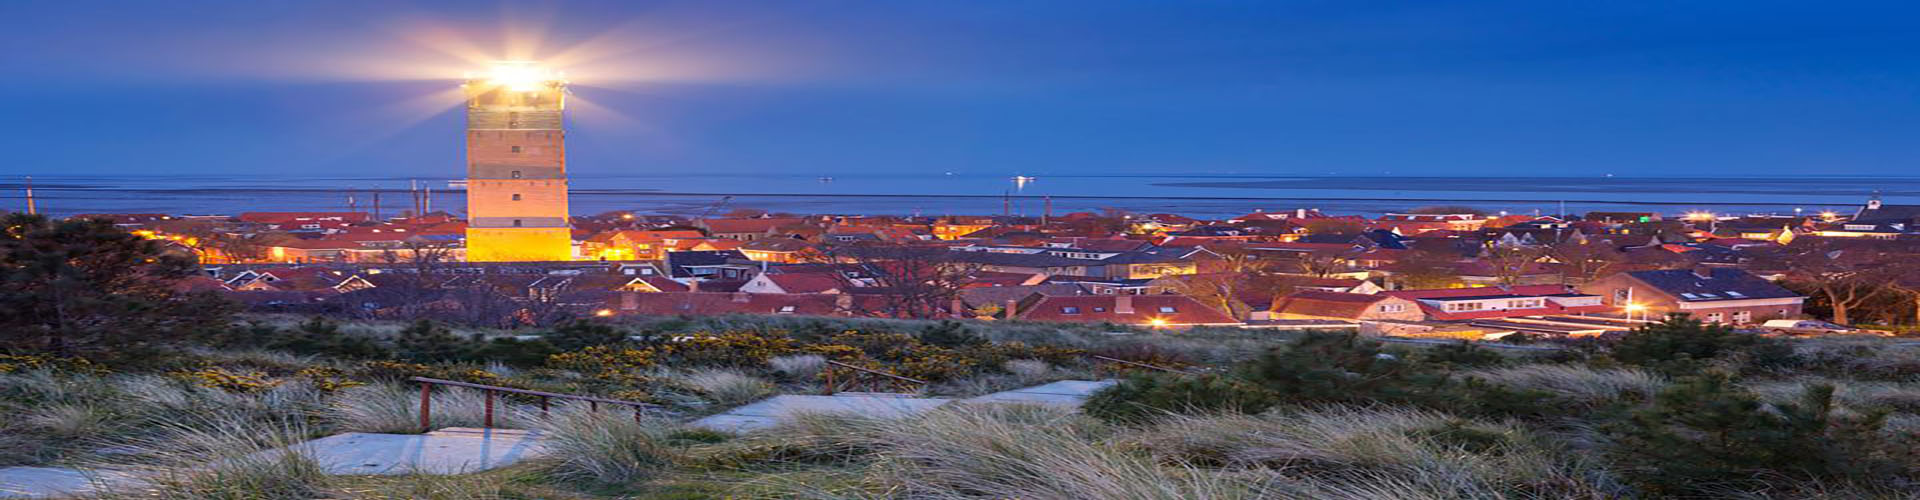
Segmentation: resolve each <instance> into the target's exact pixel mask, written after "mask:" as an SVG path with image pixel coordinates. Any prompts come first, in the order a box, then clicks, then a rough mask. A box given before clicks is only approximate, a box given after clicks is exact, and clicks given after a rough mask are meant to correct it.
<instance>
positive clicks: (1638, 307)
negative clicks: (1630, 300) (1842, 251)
mask: <svg viewBox="0 0 1920 500" xmlns="http://www.w3.org/2000/svg"><path fill="white" fill-rule="evenodd" d="M1633 313H1640V319H1646V317H1647V314H1646V313H1647V306H1646V305H1643V304H1627V319H1629V320H1631V319H1633Z"/></svg>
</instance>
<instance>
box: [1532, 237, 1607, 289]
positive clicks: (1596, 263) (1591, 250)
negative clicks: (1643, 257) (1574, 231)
mask: <svg viewBox="0 0 1920 500" xmlns="http://www.w3.org/2000/svg"><path fill="white" fill-rule="evenodd" d="M1546 256H1547V258H1550V259H1553V261H1554V262H1557V263H1559V264H1560V265H1562V266H1565V267H1564V269H1565V270H1566V276H1567V277H1568V278H1571V279H1569V280H1568V281H1573V282H1574V284H1581V283H1587V282H1591V281H1593V280H1596V279H1600V277H1602V276H1606V275H1608V274H1611V273H1612V272H1613V271H1616V270H1618V268H1619V267H1620V266H1622V265H1624V264H1626V262H1627V256H1626V255H1625V254H1622V253H1620V250H1619V249H1616V248H1614V247H1613V246H1612V245H1607V244H1601V243H1589V242H1587V241H1586V240H1566V241H1561V242H1559V243H1554V244H1552V245H1548V246H1547V247H1546Z"/></svg>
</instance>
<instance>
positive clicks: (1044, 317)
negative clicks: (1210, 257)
mask: <svg viewBox="0 0 1920 500" xmlns="http://www.w3.org/2000/svg"><path fill="white" fill-rule="evenodd" d="M1125 301H1130V302H1131V303H1132V312H1129V313H1121V312H1118V311H1116V309H1117V308H1118V307H1119V306H1120V304H1121V303H1122V302H1125ZM1018 307H1019V310H1018V311H1016V312H1015V315H1016V316H1017V317H1018V318H1019V319H1023V320H1028V321H1064V322H1075V323H1115V324H1123V325H1148V324H1152V322H1153V320H1154V319H1156V318H1157V319H1161V320H1164V321H1165V324H1166V325H1168V326H1192V325H1237V324H1240V321H1239V320H1236V319H1234V318H1233V317H1232V316H1229V315H1227V313H1223V312H1220V311H1219V310H1217V309H1214V308H1212V307H1207V306H1206V305H1205V304H1201V303H1200V302H1199V301H1196V300H1193V298H1191V297H1187V296H1185V295H1078V296H1063V295H1049V296H1041V297H1039V298H1037V299H1030V300H1028V301H1026V302H1023V303H1021V304H1020V305H1019V306H1018Z"/></svg>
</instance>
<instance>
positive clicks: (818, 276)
mask: <svg viewBox="0 0 1920 500" xmlns="http://www.w3.org/2000/svg"><path fill="white" fill-rule="evenodd" d="M766 277H767V280H769V281H772V282H773V284H774V285H778V286H779V287H780V289H781V290H785V291H786V292H787V293H822V292H826V291H828V290H838V289H840V288H841V287H843V286H844V284H842V283H841V282H840V280H839V279H836V278H834V277H833V275H830V274H826V273H792V274H769V275H766Z"/></svg>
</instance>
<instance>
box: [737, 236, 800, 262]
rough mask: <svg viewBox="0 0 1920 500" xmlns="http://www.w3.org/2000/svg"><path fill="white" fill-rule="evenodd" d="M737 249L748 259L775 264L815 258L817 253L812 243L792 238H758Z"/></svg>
mask: <svg viewBox="0 0 1920 500" xmlns="http://www.w3.org/2000/svg"><path fill="white" fill-rule="evenodd" d="M738 250H740V253H742V254H745V255H746V256H747V258H749V259H753V260H756V261H760V262H772V263H775V264H794V263H799V262H806V261H809V260H817V258H816V257H817V255H818V253H819V252H817V251H816V250H814V248H813V245H812V244H810V243H807V242H806V241H805V240H799V239H794V238H760V239H756V240H753V241H748V242H746V243H745V244H742V245H740V248H738Z"/></svg>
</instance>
